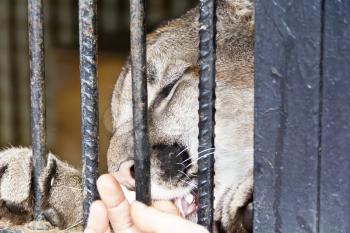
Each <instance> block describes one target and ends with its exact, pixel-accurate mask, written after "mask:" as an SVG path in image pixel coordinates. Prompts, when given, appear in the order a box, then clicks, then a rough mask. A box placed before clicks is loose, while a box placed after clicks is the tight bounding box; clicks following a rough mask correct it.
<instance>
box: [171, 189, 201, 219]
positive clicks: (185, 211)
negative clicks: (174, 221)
mask: <svg viewBox="0 0 350 233" xmlns="http://www.w3.org/2000/svg"><path fill="white" fill-rule="evenodd" d="M189 195H190V196H189ZM189 195H188V196H186V197H182V198H176V199H175V200H174V203H175V205H176V207H177V208H178V209H179V211H180V213H181V215H182V217H184V218H186V217H187V216H189V215H190V214H192V213H193V212H195V211H196V210H197V205H196V202H195V199H194V197H193V196H192V195H191V194H189Z"/></svg>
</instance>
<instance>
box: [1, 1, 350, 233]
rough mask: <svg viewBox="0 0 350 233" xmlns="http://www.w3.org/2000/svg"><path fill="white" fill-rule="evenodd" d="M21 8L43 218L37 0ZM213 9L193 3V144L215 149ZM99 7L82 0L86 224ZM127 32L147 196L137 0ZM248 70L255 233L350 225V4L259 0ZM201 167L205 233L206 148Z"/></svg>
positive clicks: (209, 219)
mask: <svg viewBox="0 0 350 233" xmlns="http://www.w3.org/2000/svg"><path fill="white" fill-rule="evenodd" d="M217 1H219V0H217ZM28 4H29V5H28V19H29V42H30V44H29V51H30V86H31V114H32V118H31V119H32V129H31V132H32V146H33V162H34V163H33V164H35V166H34V171H35V172H34V174H33V181H34V182H33V190H34V193H35V219H36V220H40V219H42V218H43V216H42V214H41V208H40V207H41V193H40V190H39V182H38V178H39V176H40V173H41V170H42V168H43V166H44V165H45V163H46V162H45V161H46V154H47V146H46V118H45V112H46V110H45V106H46V105H45V68H44V66H45V65H44V64H45V63H44V61H45V57H44V33H43V30H44V24H43V19H44V14H43V0H28ZM215 6H216V1H215V0H201V1H200V18H199V23H200V31H199V35H198V37H199V38H200V46H199V48H198V53H199V54H200V56H199V67H200V85H199V89H198V91H199V101H198V109H199V116H200V118H199V123H198V127H199V136H198V138H199V147H200V148H201V149H200V150H203V149H204V150H205V149H209V148H213V147H215V145H214V138H215V132H214V126H215V36H216V28H215ZM97 8H98V2H97V1H96V0H80V1H79V45H80V51H79V54H80V82H81V89H80V94H81V148H82V157H81V161H82V165H83V172H82V173H83V180H84V182H83V188H84V206H83V208H84V223H86V220H87V217H88V210H89V206H90V204H91V203H92V201H93V200H95V199H96V198H97V190H96V179H97V177H98V167H97V166H98V159H97V158H98V151H99V148H98V147H99V141H98V130H99V119H98V91H97V87H98V83H97V47H98V40H97V38H98V30H97V28H98V24H97V18H98V17H99V16H98V11H97ZM130 31H131V60H132V87H133V116H134V117H133V125H134V144H135V155H134V157H135V176H136V195H137V199H138V200H141V201H143V202H145V203H148V204H149V203H150V201H151V194H150V160H149V157H148V156H149V143H148V127H147V77H146V72H145V67H146V55H147V54H146V41H145V38H146V37H145V36H146V32H145V1H144V0H131V1H130ZM104 41H105V40H104ZM113 43H115V42H113ZM254 70H255V79H254V83H255V87H254V90H255V108H254V112H255V118H254V128H255V129H254V201H253V206H254V211H253V213H254V215H253V232H255V233H269V232H275V233H292V232H313V233H330V232H335V233H338V232H339V233H349V232H350V179H349V177H350V143H349V141H350V101H349V100H350V91H349V90H350V2H349V1H344V0H343V1H341V0H340V1H331V0H308V1H303V2H302V1H292V0H280V1H273V0H271V1H263V0H256V1H255V64H254ZM1 78H2V77H1ZM198 165H199V169H198V177H199V178H198V179H199V181H198V184H199V186H198V194H199V197H200V198H199V208H198V223H199V224H202V225H204V226H206V227H207V228H208V229H209V230H211V229H212V226H213V200H214V195H213V188H214V186H213V179H214V155H213V154H211V155H207V156H206V157H204V158H203V159H201V160H200V161H199V164H198Z"/></svg>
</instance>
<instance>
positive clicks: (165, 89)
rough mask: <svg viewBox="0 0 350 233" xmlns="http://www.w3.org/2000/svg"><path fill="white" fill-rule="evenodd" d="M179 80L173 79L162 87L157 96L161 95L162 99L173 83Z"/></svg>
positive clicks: (168, 92)
mask: <svg viewBox="0 0 350 233" xmlns="http://www.w3.org/2000/svg"><path fill="white" fill-rule="evenodd" d="M178 81H179V78H178V79H175V80H173V81H172V82H171V83H169V84H167V85H166V86H165V87H163V89H162V90H161V91H160V92H159V96H161V97H162V98H163V99H165V98H166V97H167V96H168V95H169V94H170V92H171V90H172V89H173V87H174V86H175V84H176V83H177V82H178Z"/></svg>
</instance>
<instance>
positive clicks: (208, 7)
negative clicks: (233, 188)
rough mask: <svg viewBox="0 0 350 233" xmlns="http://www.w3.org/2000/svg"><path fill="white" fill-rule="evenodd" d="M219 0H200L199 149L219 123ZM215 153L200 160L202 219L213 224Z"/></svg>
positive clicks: (210, 140)
mask: <svg viewBox="0 0 350 233" xmlns="http://www.w3.org/2000/svg"><path fill="white" fill-rule="evenodd" d="M215 8H216V1H215V0H201V1H200V17H199V24H200V30H199V37H200V41H199V66H200V71H199V73H200V81H199V112H198V113H199V123H198V127H199V135H198V152H199V153H200V152H201V151H203V150H208V149H211V148H214V136H215V135H214V127H215V35H216V33H215V32H216V28H215V21H216V16H215ZM213 190H214V154H206V155H205V156H203V157H201V159H199V160H198V197H199V198H198V204H199V206H198V223H199V224H201V225H203V226H205V227H206V228H207V229H208V230H209V231H211V230H212V227H213V201H214V193H213Z"/></svg>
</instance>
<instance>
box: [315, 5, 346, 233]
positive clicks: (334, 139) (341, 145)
mask: <svg viewBox="0 0 350 233" xmlns="http://www.w3.org/2000/svg"><path fill="white" fill-rule="evenodd" d="M324 23H325V24H324V36H323V38H324V39H323V48H324V51H323V105H322V106H323V112H322V150H321V154H322V157H321V158H322V159H321V167H320V175H321V177H320V232H321V233H329V232H337V233H348V232H350V143H349V142H350V25H349V24H350V1H328V0H327V1H325V13H324Z"/></svg>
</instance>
